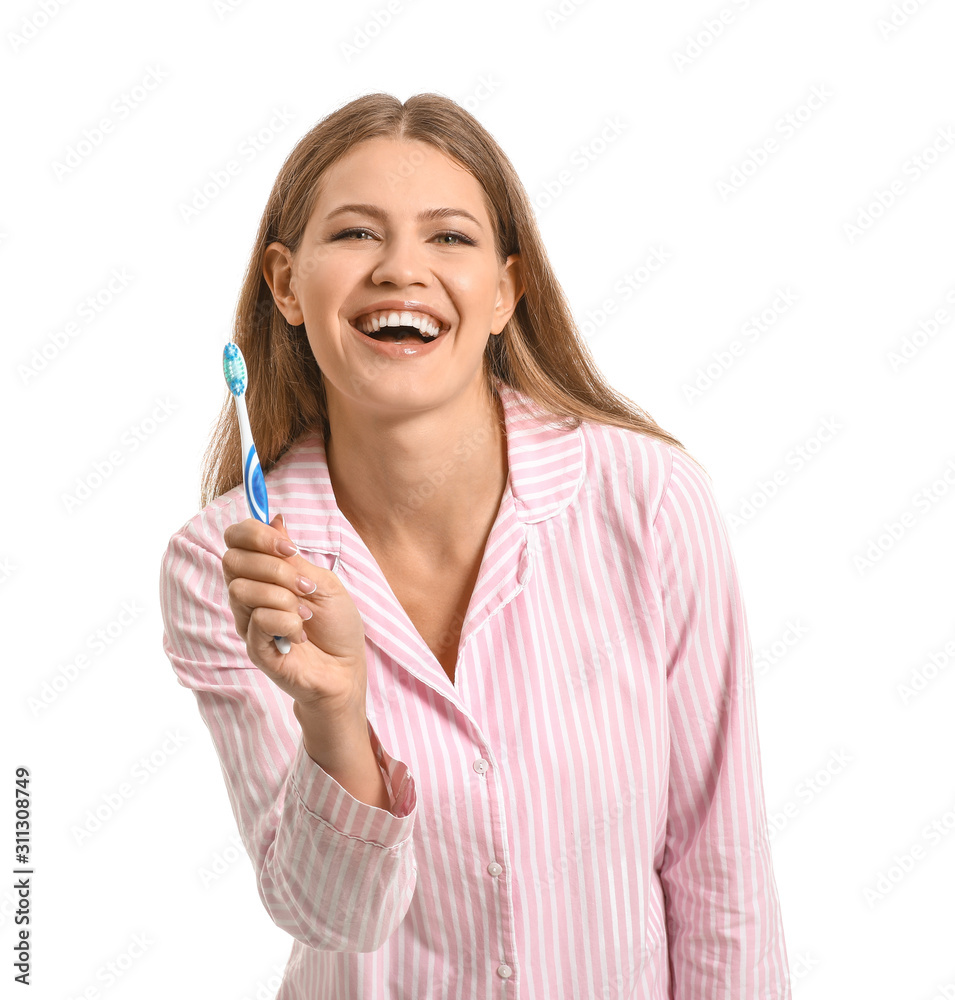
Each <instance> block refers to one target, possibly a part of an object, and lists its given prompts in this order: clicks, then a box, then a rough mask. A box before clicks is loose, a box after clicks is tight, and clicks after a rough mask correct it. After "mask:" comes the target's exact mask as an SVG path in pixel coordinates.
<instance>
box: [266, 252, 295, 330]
mask: <svg viewBox="0 0 955 1000" xmlns="http://www.w3.org/2000/svg"><path fill="white" fill-rule="evenodd" d="M262 275H263V276H264V278H265V280H266V281H267V282H268V285H269V289H270V290H271V292H272V298H273V299H274V300H275V305H276V306H277V307H278V310H279V312H281V314H282V315H283V316H284V317H285V319H286V320H287V321H288V322H289V324H290V325H291V326H301V324H302V323H304V322H305V315H304V314H303V312H302V307H301V306H300V305H299V301H298V298H297V297H296V295H295V288H294V278H293V274H292V255H291V254H290V253H289V251H288V248H287V247H286V246H285V245H284V244H282V243H270V244H269V245H268V246H267V247H266V248H265V258H264V260H263V262H262Z"/></svg>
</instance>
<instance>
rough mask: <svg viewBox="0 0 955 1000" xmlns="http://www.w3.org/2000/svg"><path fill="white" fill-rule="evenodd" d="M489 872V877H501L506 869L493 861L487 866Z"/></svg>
mask: <svg viewBox="0 0 955 1000" xmlns="http://www.w3.org/2000/svg"><path fill="white" fill-rule="evenodd" d="M487 871H488V874H489V875H500V874H501V872H502V871H504V869H503V868H502V867H501V866H500V865H499V864H498V863H497V862H496V861H492V862H491V863H490V864H489V865H488V866H487Z"/></svg>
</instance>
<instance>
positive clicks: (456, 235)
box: [440, 232, 474, 247]
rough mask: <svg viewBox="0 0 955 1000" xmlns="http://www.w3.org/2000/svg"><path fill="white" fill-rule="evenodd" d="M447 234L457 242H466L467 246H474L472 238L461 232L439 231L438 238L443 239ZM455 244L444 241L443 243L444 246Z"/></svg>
mask: <svg viewBox="0 0 955 1000" xmlns="http://www.w3.org/2000/svg"><path fill="white" fill-rule="evenodd" d="M447 236H450V237H451V239H453V240H457V242H458V243H466V244H467V245H469V246H472V247H473V246H474V240H471V239H468V237H467V236H465V235H463V234H462V233H451V232H447V233H441V234H440V238H441V239H444V238H445V237H447ZM456 245H457V244H455V243H446V244H445V246H456Z"/></svg>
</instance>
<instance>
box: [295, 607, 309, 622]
mask: <svg viewBox="0 0 955 1000" xmlns="http://www.w3.org/2000/svg"><path fill="white" fill-rule="evenodd" d="M298 616H299V618H301V619H302V621H303V622H307V621H308V620H309V618H311V617H312V609H311V608H306V607H305V605H304V604H300V605H299V606H298Z"/></svg>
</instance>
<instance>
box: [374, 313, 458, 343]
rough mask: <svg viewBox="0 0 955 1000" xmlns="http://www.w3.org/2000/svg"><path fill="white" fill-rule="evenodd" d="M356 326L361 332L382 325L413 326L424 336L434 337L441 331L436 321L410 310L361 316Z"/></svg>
mask: <svg viewBox="0 0 955 1000" xmlns="http://www.w3.org/2000/svg"><path fill="white" fill-rule="evenodd" d="M356 326H357V327H358V329H359V330H361V331H362V333H374V332H376V331H378V330H380V329H381V328H382V327H383V326H413V327H414V328H415V329H416V330H420V331H421V333H422V335H423V336H425V337H430V338H434V337H437V335H438V334H439V333H440V332H441V328H440V327H439V326H438V324H437V323H434V322H432V321H431V320H430V319H426V318H425V317H424V316H423V315H420V314H416V313H412V312H400V313H399V312H380V313H375V314H373V315H369V316H363V317H362V318H361V319H360V320H359V321H358V323H356Z"/></svg>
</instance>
